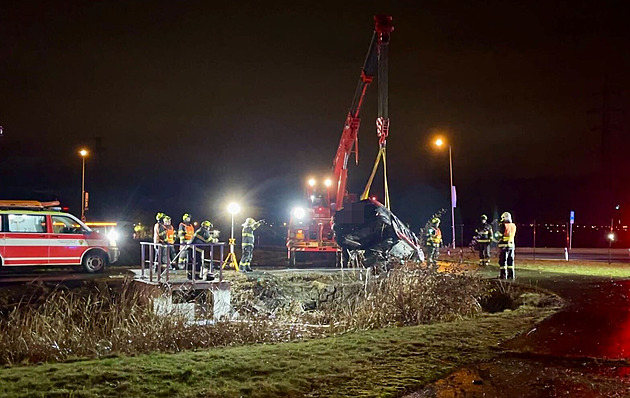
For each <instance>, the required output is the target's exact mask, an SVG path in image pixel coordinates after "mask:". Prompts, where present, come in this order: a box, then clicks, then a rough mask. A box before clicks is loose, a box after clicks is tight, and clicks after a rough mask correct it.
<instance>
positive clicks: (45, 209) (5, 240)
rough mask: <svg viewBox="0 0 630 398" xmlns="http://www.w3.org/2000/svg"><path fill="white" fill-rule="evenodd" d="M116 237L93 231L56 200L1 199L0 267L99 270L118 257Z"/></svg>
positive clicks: (91, 271)
mask: <svg viewBox="0 0 630 398" xmlns="http://www.w3.org/2000/svg"><path fill="white" fill-rule="evenodd" d="M118 256H119V250H118V247H117V245H116V242H115V240H113V239H111V237H108V236H106V235H104V234H101V233H99V232H96V231H93V230H92V229H90V227H88V226H87V225H85V224H84V223H83V222H81V221H80V220H79V219H78V218H76V217H75V216H73V215H72V214H69V213H65V212H62V211H61V207H59V202H38V201H14V200H0V266H2V267H10V266H31V265H35V266H45V265H82V266H83V269H84V270H85V271H86V272H88V273H95V272H101V271H103V269H104V268H105V267H106V266H107V265H109V264H112V263H114V262H116V261H117V260H118Z"/></svg>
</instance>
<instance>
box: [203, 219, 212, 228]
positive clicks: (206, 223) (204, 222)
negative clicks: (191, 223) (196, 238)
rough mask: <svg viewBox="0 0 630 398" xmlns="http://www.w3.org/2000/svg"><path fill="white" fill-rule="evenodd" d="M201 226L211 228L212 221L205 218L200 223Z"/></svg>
mask: <svg viewBox="0 0 630 398" xmlns="http://www.w3.org/2000/svg"><path fill="white" fill-rule="evenodd" d="M201 226H202V227H204V228H212V223H211V222H210V221H208V220H205V221H203V222H202V223H201Z"/></svg>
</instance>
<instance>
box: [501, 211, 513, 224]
mask: <svg viewBox="0 0 630 398" xmlns="http://www.w3.org/2000/svg"><path fill="white" fill-rule="evenodd" d="M503 221H507V222H512V215H511V214H510V213H509V212H507V211H506V212H503V214H501V222H503Z"/></svg>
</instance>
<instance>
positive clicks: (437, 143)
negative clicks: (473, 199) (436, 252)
mask: <svg viewBox="0 0 630 398" xmlns="http://www.w3.org/2000/svg"><path fill="white" fill-rule="evenodd" d="M444 145H446V142H445V140H444V139H443V138H441V137H438V138H436V140H435V146H437V147H438V148H442V146H444ZM448 166H449V171H450V176H451V232H452V236H453V243H452V245H453V249H455V201H454V200H453V199H454V198H453V194H454V193H455V192H454V191H455V190H454V189H453V155H452V148H451V145H450V144H448Z"/></svg>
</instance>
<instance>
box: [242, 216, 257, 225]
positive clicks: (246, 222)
mask: <svg viewBox="0 0 630 398" xmlns="http://www.w3.org/2000/svg"><path fill="white" fill-rule="evenodd" d="M254 224H256V220H254V219H253V218H251V217H247V218H246V219H245V222H244V223H243V226H244V227H247V226H249V225H254Z"/></svg>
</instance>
